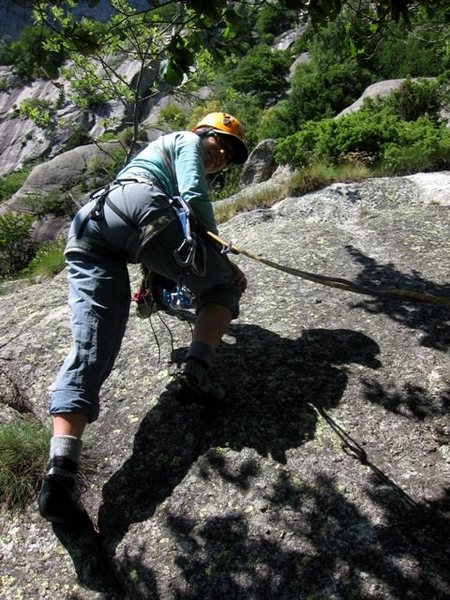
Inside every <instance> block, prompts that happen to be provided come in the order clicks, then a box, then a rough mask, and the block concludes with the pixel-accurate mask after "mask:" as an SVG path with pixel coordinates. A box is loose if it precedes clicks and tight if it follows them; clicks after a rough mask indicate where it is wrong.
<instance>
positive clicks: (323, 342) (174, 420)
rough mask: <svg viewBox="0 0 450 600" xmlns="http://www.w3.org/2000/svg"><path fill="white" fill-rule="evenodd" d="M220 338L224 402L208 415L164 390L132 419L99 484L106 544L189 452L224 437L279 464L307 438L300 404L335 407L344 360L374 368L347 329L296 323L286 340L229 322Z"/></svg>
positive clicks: (151, 505)
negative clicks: (297, 333)
mask: <svg viewBox="0 0 450 600" xmlns="http://www.w3.org/2000/svg"><path fill="white" fill-rule="evenodd" d="M227 339H228V340H230V343H227V342H222V344H221V346H220V348H219V352H220V354H221V356H220V361H219V362H220V364H221V365H226V367H225V368H224V369H223V370H222V372H221V373H218V374H217V376H218V378H219V379H222V380H223V381H224V382H232V384H231V386H230V388H231V389H230V392H231V393H230V398H229V399H228V400H227V402H226V404H225V406H223V407H221V408H220V409H219V410H218V411H217V414H215V415H211V414H210V413H209V412H206V411H205V410H204V409H203V408H202V407H200V406H196V405H182V404H179V403H177V401H176V400H175V399H174V397H173V394H172V393H171V392H170V391H166V392H164V393H163V394H162V395H161V397H160V400H159V402H158V404H157V405H156V407H155V408H153V409H152V410H151V411H150V412H149V413H148V414H147V415H146V416H145V418H144V419H143V420H142V422H141V424H140V427H139V429H138V431H137V433H136V435H135V439H134V446H133V452H132V455H131V456H130V458H129V459H128V460H127V461H126V462H125V463H124V464H123V465H122V467H121V468H120V469H119V470H118V471H117V472H116V473H115V474H114V475H113V476H112V477H111V478H110V480H109V481H108V482H107V483H106V484H105V485H104V487H103V504H102V506H101V507H100V511H99V521H98V522H99V528H100V531H101V534H102V536H103V538H104V541H105V543H106V546H107V547H108V548H109V552H113V549H114V548H115V547H116V545H117V544H118V543H119V542H120V540H121V539H122V538H123V537H124V535H125V534H126V532H127V530H128V528H129V527H130V525H131V524H132V523H136V522H142V521H145V520H147V519H148V518H149V517H151V516H152V515H153V513H154V512H155V510H156V508H157V507H158V505H159V504H161V503H162V502H163V501H164V500H165V499H166V498H167V497H168V496H169V495H171V493H172V492H173V490H174V489H175V487H176V486H177V485H178V484H179V483H180V482H181V481H182V480H183V479H184V477H185V476H186V474H187V473H188V472H189V470H190V468H191V466H192V464H193V463H194V462H195V461H196V460H197V458H198V457H199V456H201V455H202V454H204V453H205V452H207V451H208V450H210V449H214V448H215V447H223V446H225V445H226V446H228V447H230V448H232V449H235V450H241V449H243V448H253V449H255V450H256V451H257V452H258V454H259V455H261V456H271V457H272V458H273V459H274V460H276V461H279V462H281V463H284V462H285V461H286V451H287V450H288V449H290V448H295V447H298V446H300V445H301V444H303V443H305V442H306V441H308V440H310V439H312V438H313V437H314V434H315V428H316V422H317V415H316V412H315V411H314V409H313V408H312V407H311V406H309V403H312V404H314V406H317V407H321V408H330V407H333V406H336V405H338V403H339V401H340V399H341V397H342V394H343V392H344V390H345V387H346V384H347V379H348V378H347V372H346V365H349V364H351V363H358V364H361V365H364V366H367V367H369V368H373V369H376V368H378V367H379V366H380V362H379V361H378V360H377V358H376V356H377V354H378V352H379V347H378V345H377V344H376V343H375V342H374V341H373V340H372V339H370V338H369V337H367V336H366V335H364V334H362V333H359V332H356V331H351V330H343V329H337V330H327V329H312V330H306V331H304V332H303V334H302V336H301V337H300V338H298V339H295V340H292V339H287V338H282V337H280V336H279V335H277V334H275V333H273V332H271V331H268V330H266V329H263V328H261V327H259V326H257V325H233V326H231V327H230V329H229V335H228V337H227ZM217 468H218V469H219V470H220V465H218V467H217ZM225 475H226V474H225V473H224V476H225ZM244 479H245V477H244ZM235 484H236V485H239V482H238V481H236V482H235Z"/></svg>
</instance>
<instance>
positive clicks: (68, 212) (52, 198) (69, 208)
mask: <svg viewBox="0 0 450 600" xmlns="http://www.w3.org/2000/svg"><path fill="white" fill-rule="evenodd" d="M26 204H27V205H28V206H29V207H30V211H31V212H32V213H33V214H35V215H36V216H38V217H45V216H46V215H55V216H57V217H69V216H72V215H73V214H74V202H73V200H72V198H71V197H70V196H69V195H68V194H67V193H64V192H63V191H62V190H55V191H51V192H46V193H43V192H35V193H33V194H32V195H29V196H28V197H27V199H26Z"/></svg>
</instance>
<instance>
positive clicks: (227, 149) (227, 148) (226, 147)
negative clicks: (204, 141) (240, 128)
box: [214, 133, 233, 165]
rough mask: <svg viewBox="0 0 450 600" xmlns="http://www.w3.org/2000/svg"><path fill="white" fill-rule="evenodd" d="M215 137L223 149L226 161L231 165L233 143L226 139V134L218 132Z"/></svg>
mask: <svg viewBox="0 0 450 600" xmlns="http://www.w3.org/2000/svg"><path fill="white" fill-rule="evenodd" d="M214 138H215V139H216V141H217V143H218V145H219V147H220V149H221V150H223V152H224V154H225V158H226V161H227V163H228V164H229V165H230V164H231V163H232V162H233V145H232V144H231V142H230V141H229V140H227V139H226V137H225V136H223V135H220V134H218V133H215V134H214Z"/></svg>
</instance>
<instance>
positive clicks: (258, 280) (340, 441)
mask: <svg viewBox="0 0 450 600" xmlns="http://www.w3.org/2000/svg"><path fill="white" fill-rule="evenodd" d="M449 206H450V173H448V172H447V173H434V174H433V173H427V174H417V175H414V176H411V177H402V178H386V179H372V180H368V181H365V182H361V183H357V184H356V183H355V184H334V185H332V186H329V187H327V188H326V189H323V190H320V191H317V192H314V193H310V194H307V195H305V196H302V197H296V198H286V199H284V200H283V201H281V202H279V203H278V204H277V205H275V206H274V207H272V208H271V209H265V210H255V211H252V212H248V213H245V214H241V215H238V216H236V217H234V218H233V219H231V220H230V221H229V222H228V223H226V224H224V225H223V226H222V227H221V233H222V235H223V236H224V237H225V238H236V239H237V242H236V244H237V246H239V247H242V248H245V249H247V250H249V251H251V252H253V253H256V254H260V255H262V256H264V257H266V258H269V259H271V260H273V261H276V262H278V263H281V264H284V265H288V266H291V267H295V268H299V269H303V270H306V271H309V272H314V273H320V274H325V275H333V276H338V277H341V278H346V279H350V280H352V281H354V282H355V283H357V284H359V285H364V286H372V287H381V288H396V289H398V288H402V289H407V290H414V291H418V292H421V293H425V294H432V295H435V296H442V297H445V298H447V299H448V298H449V297H450V282H449V264H450V246H449V243H448V232H449V228H450V215H449ZM235 260H236V262H238V263H239V265H240V266H241V268H242V269H243V270H244V271H245V272H246V274H247V276H248V281H249V288H248V291H247V293H246V294H245V296H244V298H243V301H242V310H241V314H240V317H239V318H238V319H237V320H236V321H234V322H233V324H232V325H231V327H230V329H229V331H228V333H227V335H226V336H225V338H224V340H223V342H222V344H221V346H220V348H219V351H218V363H217V368H216V376H217V378H218V379H219V380H221V381H222V382H224V383H227V384H228V386H229V389H230V398H229V400H228V401H227V403H226V404H225V406H223V407H222V408H220V409H218V410H206V411H205V410H203V409H201V408H200V407H198V406H183V405H179V404H178V403H177V402H176V400H175V399H174V397H173V394H172V392H171V390H170V382H171V374H172V373H173V372H174V371H176V369H177V368H178V364H179V362H180V360H181V359H182V356H183V352H184V349H185V348H186V347H187V346H188V344H189V342H190V339H191V329H190V324H189V322H186V321H185V322H179V321H177V320H175V319H174V318H172V317H164V318H163V321H161V320H160V319H159V318H153V329H154V332H155V336H154V335H153V333H152V329H151V328H150V324H149V322H148V321H146V320H140V319H138V318H137V317H136V315H135V313H134V310H132V312H131V315H130V320H129V326H128V329H127V332H126V336H125V339H124V343H123V347H122V350H121V352H120V355H119V357H118V360H117V362H116V365H115V368H114V370H113V372H112V374H111V376H110V378H109V379H108V381H107V383H106V384H105V386H104V388H103V392H102V412H101V416H100V419H99V420H98V421H97V422H96V423H95V424H93V425H92V426H91V427H90V428H89V429H88V431H87V434H86V438H85V445H84V451H83V464H84V472H85V475H86V481H85V486H84V488H83V490H82V496H83V500H84V502H85V504H86V507H87V508H88V510H89V512H90V514H91V516H92V519H93V521H94V522H95V524H96V525H97V526H98V529H99V534H97V535H93V534H81V533H79V532H67V531H64V530H63V529H61V528H58V527H54V528H52V526H51V525H49V524H47V523H45V522H42V521H41V520H40V518H39V517H38V515H37V514H36V511H35V507H34V506H30V507H29V509H28V510H27V511H26V512H25V514H22V515H10V514H7V513H5V512H3V513H2V514H1V536H0V574H1V575H0V598H1V599H8V600H9V599H13V598H40V599H41V598H42V599H44V598H60V599H66V598H67V599H79V600H90V599H94V598H104V599H105V600H106V599H115V598H117V599H120V598H129V599H132V600H135V599H151V600H153V599H155V600H156V599H158V600H175V599H178V600H181V599H183V600H193V599H194V598H195V599H202V600H213V599H214V600H220V599H224V600H225V599H231V598H232V599H233V600H236V599H242V600H249V599H255V600H265V599H269V598H270V599H272V598H279V599H283V600H306V599H311V598H315V599H324V600H325V599H326V600H341V599H347V598H357V599H360V598H361V599H362V598H364V599H374V600H375V599H380V598H383V600H393V599H399V600H400V599H404V598H409V599H415V600H425V599H430V600H431V599H433V600H435V599H444V598H448V597H449V596H450V582H449V570H448V565H449V562H450V561H449V559H450V556H449V550H448V539H449V533H450V532H449V526H448V517H449V495H448V481H449V473H450V452H449V446H448V442H449V433H450V424H449V418H448V411H449V402H450V379H449V370H448V353H449V346H450V322H449V318H450V312H449V308H448V307H445V306H442V305H439V304H429V303H422V302H413V301H405V300H394V299H391V298H388V297H384V296H367V295H357V294H353V293H351V292H348V291H342V290H339V289H336V288H331V287H327V286H324V285H319V284H316V283H311V282H309V281H305V280H303V279H300V278H296V277H293V276H292V275H289V274H286V273H283V272H281V271H277V270H275V269H271V268H268V267H267V266H264V265H262V264H261V263H259V262H256V261H253V260H250V259H247V258H245V257H243V256H239V257H236V258H235ZM130 272H131V276H132V279H133V282H134V284H136V283H137V281H138V279H139V273H138V270H137V269H131V270H130ZM0 310H1V314H2V315H3V316H2V330H1V338H0V361H1V362H0V367H1V375H2V376H1V377H0V386H1V398H2V402H3V403H4V404H6V405H7V406H8V409H7V410H6V408H4V407H2V413H3V414H6V412H8V418H10V416H11V411H14V403H15V402H17V398H18V397H20V398H21V399H22V401H23V407H22V414H24V412H26V411H27V410H28V411H32V412H34V413H35V414H36V415H37V416H38V417H39V418H40V419H41V420H42V421H43V422H45V423H47V422H48V417H47V402H48V388H49V386H50V385H51V383H52V380H53V377H54V376H55V373H56V371H57V368H58V366H59V365H60V364H61V361H62V360H63V357H64V355H65V354H66V352H67V351H68V349H69V347H70V337H69V332H68V316H69V313H68V309H67V307H66V282H65V274H64V273H61V274H60V275H58V276H57V277H55V278H54V279H53V280H52V281H50V282H45V283H41V284H37V285H34V286H31V287H25V288H19V289H18V290H17V291H15V292H14V293H13V292H11V293H9V294H6V295H3V296H2V297H0ZM155 338H156V339H157V340H158V342H156V339H155Z"/></svg>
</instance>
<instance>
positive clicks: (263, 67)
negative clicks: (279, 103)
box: [227, 44, 290, 106]
mask: <svg viewBox="0 0 450 600" xmlns="http://www.w3.org/2000/svg"><path fill="white" fill-rule="evenodd" d="M289 63H290V58H289V56H288V55H287V54H286V52H283V51H280V50H272V49H271V48H270V47H269V46H266V45H264V44H260V45H258V46H255V47H253V48H251V49H250V50H249V52H248V53H247V54H246V56H245V57H243V58H242V59H241V60H240V61H239V62H238V64H237V65H236V66H235V67H234V68H233V69H230V70H229V71H227V80H228V82H229V84H231V85H232V86H233V88H234V89H235V90H237V91H239V92H240V93H243V94H249V95H252V96H255V97H256V98H257V100H258V103H259V104H260V105H261V106H266V105H268V104H273V102H274V101H275V100H277V99H279V98H280V97H281V96H282V95H283V94H284V93H285V91H286V90H287V88H288V87H289V84H288V82H287V80H286V77H287V74H288V70H289Z"/></svg>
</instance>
